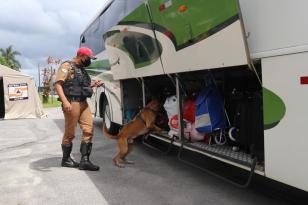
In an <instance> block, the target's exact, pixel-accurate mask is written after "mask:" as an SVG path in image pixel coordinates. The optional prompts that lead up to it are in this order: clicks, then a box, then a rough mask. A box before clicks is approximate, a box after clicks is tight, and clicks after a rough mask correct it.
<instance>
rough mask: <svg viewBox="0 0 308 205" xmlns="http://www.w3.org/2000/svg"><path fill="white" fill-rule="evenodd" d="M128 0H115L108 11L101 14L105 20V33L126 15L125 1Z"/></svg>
mask: <svg viewBox="0 0 308 205" xmlns="http://www.w3.org/2000/svg"><path fill="white" fill-rule="evenodd" d="M126 1H127V0H115V1H114V2H113V3H112V4H111V6H110V7H109V8H108V10H107V11H105V12H104V14H103V15H102V16H101V20H102V21H103V22H104V28H103V34H105V33H106V32H107V31H108V30H110V29H111V28H112V27H114V26H116V25H117V24H118V23H119V21H120V20H122V19H123V18H124V16H125V3H126Z"/></svg>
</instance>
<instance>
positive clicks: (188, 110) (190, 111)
mask: <svg viewBox="0 0 308 205" xmlns="http://www.w3.org/2000/svg"><path fill="white" fill-rule="evenodd" d="M195 109H196V104H195V99H193V98H188V99H187V100H185V102H184V108H183V118H184V119H185V120H187V121H189V122H192V123H193V122H195Z"/></svg>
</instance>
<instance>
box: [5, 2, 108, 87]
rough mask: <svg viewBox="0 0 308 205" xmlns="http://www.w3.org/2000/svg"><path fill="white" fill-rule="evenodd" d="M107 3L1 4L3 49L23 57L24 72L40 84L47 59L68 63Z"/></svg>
mask: <svg viewBox="0 0 308 205" xmlns="http://www.w3.org/2000/svg"><path fill="white" fill-rule="evenodd" d="M106 1H107V0H0V8H1V12H0V48H7V47H8V46H10V45H12V46H13V49H14V50H17V51H19V52H20V53H21V56H18V57H17V59H18V60H19V62H20V63H21V71H22V72H23V73H26V74H29V75H32V76H33V77H35V79H36V81H37V82H38V65H40V67H44V66H45V65H46V62H47V58H48V56H51V57H53V58H56V59H57V58H60V59H63V60H69V59H71V58H73V57H74V56H75V54H76V50H77V48H78V46H79V37H80V34H81V32H82V31H83V30H84V29H85V28H86V26H87V25H88V23H89V22H90V21H91V20H92V19H93V17H94V16H95V15H96V14H97V13H98V12H99V10H101V9H102V7H103V6H104V4H105V3H106Z"/></svg>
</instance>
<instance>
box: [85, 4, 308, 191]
mask: <svg viewBox="0 0 308 205" xmlns="http://www.w3.org/2000/svg"><path fill="white" fill-rule="evenodd" d="M307 6H308V2H307V1H305V0H298V1H297V2H296V4H295V3H294V2H293V1H283V2H282V1H279V0H272V1H267V0H258V1H249V0H239V1H238V0H193V1H187V0H112V1H109V2H108V3H107V4H106V5H105V6H104V8H103V9H102V10H101V11H100V12H99V13H98V14H97V15H96V16H95V18H94V20H93V21H91V23H90V24H89V26H87V28H86V29H85V31H84V32H83V33H82V34H81V39H80V40H81V41H80V46H87V47H90V48H91V49H92V50H93V51H94V53H95V54H96V55H97V56H98V57H99V59H98V61H97V62H94V63H93V67H92V68H90V69H92V72H93V73H95V75H96V76H95V78H100V79H102V80H104V82H105V87H102V88H98V90H97V91H96V92H95V95H94V96H93V98H92V102H93V103H92V108H93V109H92V110H93V113H94V114H95V115H96V116H100V117H103V118H104V119H105V121H106V122H108V123H107V124H108V126H109V127H110V129H113V128H115V127H117V125H118V126H119V125H123V124H124V123H126V122H127V121H129V120H130V119H131V114H132V113H134V111H137V110H139V109H140V107H142V106H144V105H145V103H146V102H147V100H148V99H150V98H151V97H152V96H153V95H156V94H158V93H162V92H164V90H169V91H170V92H174V93H175V94H176V96H177V99H178V102H179V103H178V111H179V129H180V132H179V139H174V138H172V137H170V136H168V135H158V134H154V133H150V134H149V136H147V139H149V138H153V139H156V140H160V141H162V142H166V143H168V144H172V145H173V146H178V147H179V151H180V152H181V151H182V150H190V151H193V152H196V153H199V154H202V155H205V156H208V157H210V158H213V159H216V160H219V161H222V162H224V163H227V164H229V165H232V166H236V167H238V168H241V169H243V170H247V171H250V172H251V175H250V176H252V175H253V174H258V175H262V176H264V177H267V178H269V179H273V180H275V181H278V182H281V183H284V184H287V185H290V186H292V187H296V188H298V189H301V190H304V191H306V192H307V191H308V180H307V179H306V178H307V177H306V176H307V175H306V174H307V173H308V148H307V144H308V138H307V137H306V134H305V133H306V131H305V129H306V122H307V121H308V108H307V105H308V97H307V96H308V85H306V84H308V77H307V76H308V72H307V68H308V27H307V26H305V22H306V20H305V19H307V18H306V17H308V13H307V12H306V11H305V8H307ZM104 68H105V69H104ZM209 72H210V73H211V74H212V76H214V78H215V82H216V84H217V85H218V87H219V89H220V91H221V93H222V95H223V97H224V99H226V100H225V107H226V108H228V107H231V105H230V101H229V102H228V100H227V99H229V96H228V94H229V93H231V92H232V91H234V90H232V89H234V87H236V88H237V89H238V90H240V91H242V92H258V93H259V94H260V95H261V96H262V103H261V105H260V107H258V109H254V112H260V113H257V114H259V115H261V117H260V119H259V120H258V121H257V122H256V121H255V119H251V122H250V120H247V127H251V133H252V134H253V135H257V138H256V139H255V141H254V142H251V143H252V144H251V145H254V149H253V150H254V151H252V150H250V151H251V152H249V151H248V152H244V151H241V150H240V151H237V152H234V151H232V146H231V145H208V144H206V143H202V142H194V143H191V142H187V141H186V140H185V139H184V136H183V127H184V125H183V119H182V118H183V117H182V107H183V105H182V104H183V103H182V102H183V100H184V97H185V95H184V93H186V92H187V90H185V89H186V88H187V84H189V83H191V82H202V79H203V77H204V76H205V75H207V74H208V73H209ZM254 114H256V113H254ZM228 118H229V121H230V123H231V124H232V119H233V118H234V113H233V115H232V114H230V112H229V113H228ZM252 122H253V124H251V123H252ZM239 129H241V128H239ZM242 129H244V128H242ZM249 138H250V136H247V139H249ZM247 141H248V140H247ZM250 179H251V178H250V177H249V179H248V180H247V183H246V184H244V185H243V186H245V185H247V184H248V183H249V181H250Z"/></svg>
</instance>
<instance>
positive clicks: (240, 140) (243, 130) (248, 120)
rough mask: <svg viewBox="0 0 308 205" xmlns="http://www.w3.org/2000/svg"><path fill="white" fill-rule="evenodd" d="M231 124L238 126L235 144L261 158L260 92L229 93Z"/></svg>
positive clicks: (262, 141)
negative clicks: (231, 114)
mask: <svg viewBox="0 0 308 205" xmlns="http://www.w3.org/2000/svg"><path fill="white" fill-rule="evenodd" d="M230 101H231V106H230V108H231V111H232V110H233V112H234V115H233V116H234V117H233V122H232V125H233V126H234V127H236V128H238V133H237V136H236V142H235V145H237V146H239V147H240V149H241V150H243V151H245V152H246V153H249V154H252V155H253V156H254V155H257V157H258V158H261V159H263V158H264V156H263V155H264V154H263V150H264V148H263V146H264V145H263V144H264V138H263V117H262V116H263V115H262V113H263V110H262V95H261V93H260V92H258V91H255V92H234V93H233V95H231V99H230ZM233 143H234V142H233Z"/></svg>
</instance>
